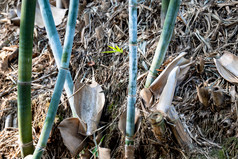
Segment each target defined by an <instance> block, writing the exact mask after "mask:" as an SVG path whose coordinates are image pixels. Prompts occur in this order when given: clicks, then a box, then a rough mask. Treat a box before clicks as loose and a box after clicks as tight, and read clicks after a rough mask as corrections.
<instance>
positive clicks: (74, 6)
mask: <svg viewBox="0 0 238 159" xmlns="http://www.w3.org/2000/svg"><path fill="white" fill-rule="evenodd" d="M78 5H79V1H78V0H74V1H70V6H69V15H68V21H67V27H66V35H65V41H64V49H63V55H62V59H61V66H60V69H59V74H58V77H57V81H56V85H55V89H54V93H53V96H52V98H51V102H50V106H49V109H48V113H47V115H46V119H45V123H44V126H43V129H42V132H41V135H40V138H39V141H38V144H37V146H36V149H35V151H34V154H33V158H34V159H40V158H41V155H42V154H43V151H44V149H45V147H46V144H47V140H48V138H49V136H50V132H51V129H52V126H53V124H54V119H55V115H56V112H57V109H58V105H59V102H60V96H61V94H62V91H63V87H64V82H65V79H66V75H67V71H68V68H69V60H70V56H71V51H72V46H73V39H74V33H75V25H76V19H77V13H78Z"/></svg>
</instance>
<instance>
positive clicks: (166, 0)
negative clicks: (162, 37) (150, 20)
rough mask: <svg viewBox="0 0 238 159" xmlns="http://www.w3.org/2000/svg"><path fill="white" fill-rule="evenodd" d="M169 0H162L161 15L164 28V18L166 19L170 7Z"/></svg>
mask: <svg viewBox="0 0 238 159" xmlns="http://www.w3.org/2000/svg"><path fill="white" fill-rule="evenodd" d="M169 1H170V0H162V6H161V15H160V19H161V28H163V26H164V20H165V17H166V14H167V10H168V7H169Z"/></svg>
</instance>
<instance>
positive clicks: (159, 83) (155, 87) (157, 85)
mask: <svg viewBox="0 0 238 159" xmlns="http://www.w3.org/2000/svg"><path fill="white" fill-rule="evenodd" d="M185 55H186V53H185V52H183V53H181V54H180V55H179V56H178V57H176V58H175V59H174V60H173V61H172V62H171V63H170V64H169V65H168V66H167V67H166V69H165V70H164V71H163V72H162V73H161V74H160V75H159V76H158V77H157V78H156V79H155V81H154V82H153V83H152V84H151V86H150V87H149V88H150V90H151V91H152V93H153V94H154V95H155V97H156V99H158V98H159V96H160V94H161V93H162V91H163V89H164V86H165V84H166V82H167V79H168V76H169V74H170V72H171V71H172V70H173V69H174V68H175V67H176V66H181V68H183V69H181V70H180V71H181V73H180V74H179V76H178V83H180V82H181V81H182V80H183V79H184V78H185V75H186V73H187V71H188V70H189V68H190V65H191V64H192V63H191V61H190V60H188V59H185V58H184V56H185ZM182 66H184V67H182Z"/></svg>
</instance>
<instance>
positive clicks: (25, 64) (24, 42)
mask: <svg viewBox="0 0 238 159" xmlns="http://www.w3.org/2000/svg"><path fill="white" fill-rule="evenodd" d="M35 8H36V0H23V1H22V7H21V25H20V46H19V58H18V82H17V95H18V96H17V103H18V127H19V134H20V135H19V137H20V147H21V155H22V157H24V156H27V155H28V154H32V153H33V151H34V146H33V142H32V127H31V121H32V114H31V68H32V48H33V31H34V21H35Z"/></svg>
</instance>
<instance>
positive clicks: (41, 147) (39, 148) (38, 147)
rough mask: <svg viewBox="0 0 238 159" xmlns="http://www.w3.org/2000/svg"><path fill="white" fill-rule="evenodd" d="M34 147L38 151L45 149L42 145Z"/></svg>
mask: <svg viewBox="0 0 238 159" xmlns="http://www.w3.org/2000/svg"><path fill="white" fill-rule="evenodd" d="M36 149H38V150H39V152H41V151H46V149H45V147H43V146H36Z"/></svg>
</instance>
